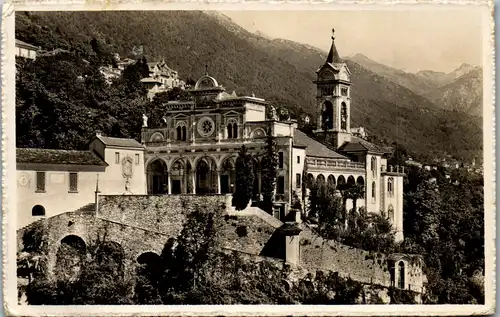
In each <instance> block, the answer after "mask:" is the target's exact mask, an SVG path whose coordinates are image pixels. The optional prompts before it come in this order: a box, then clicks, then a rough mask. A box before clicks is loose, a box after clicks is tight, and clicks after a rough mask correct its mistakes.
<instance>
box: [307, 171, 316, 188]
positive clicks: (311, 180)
mask: <svg viewBox="0 0 500 317" xmlns="http://www.w3.org/2000/svg"><path fill="white" fill-rule="evenodd" d="M306 182H307V187H308V188H311V187H312V186H314V185H315V184H316V180H315V179H314V175H313V174H311V173H309V174H307V180H306Z"/></svg>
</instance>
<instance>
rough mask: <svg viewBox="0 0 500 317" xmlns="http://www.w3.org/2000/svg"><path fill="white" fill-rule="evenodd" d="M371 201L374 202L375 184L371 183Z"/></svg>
mask: <svg viewBox="0 0 500 317" xmlns="http://www.w3.org/2000/svg"><path fill="white" fill-rule="evenodd" d="M372 200H375V182H373V183H372Z"/></svg>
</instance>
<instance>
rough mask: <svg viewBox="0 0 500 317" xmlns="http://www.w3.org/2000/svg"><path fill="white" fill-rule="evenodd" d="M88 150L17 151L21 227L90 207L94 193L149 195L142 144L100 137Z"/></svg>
mask: <svg viewBox="0 0 500 317" xmlns="http://www.w3.org/2000/svg"><path fill="white" fill-rule="evenodd" d="M89 148H90V149H89V151H67V150H47V149H28V148H19V149H17V212H18V217H17V228H22V227H24V226H26V225H28V224H30V223H32V222H34V221H36V220H38V219H41V218H44V217H47V218H49V217H52V216H55V215H58V214H61V213H65V212H71V211H75V210H78V209H81V208H86V207H89V206H90V205H91V204H93V203H94V202H95V195H96V192H102V193H105V194H108V195H122V194H125V195H131V194H137V195H143V194H146V191H145V188H146V185H145V184H146V178H145V172H144V147H143V146H142V145H141V144H140V143H138V142H137V141H135V140H130V139H119V138H108V137H102V136H100V135H97V136H96V138H95V139H94V140H93V141H92V142H91V143H90V145H89Z"/></svg>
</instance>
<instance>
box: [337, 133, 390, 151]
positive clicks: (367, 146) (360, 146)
mask: <svg viewBox="0 0 500 317" xmlns="http://www.w3.org/2000/svg"><path fill="white" fill-rule="evenodd" d="M339 150H341V151H343V152H375V153H382V154H389V153H392V149H390V148H387V147H382V146H378V145H376V144H373V143H370V142H368V141H366V140H363V139H361V138H358V137H355V136H352V137H351V142H348V143H346V144H344V145H342V146H341V147H340V149H339Z"/></svg>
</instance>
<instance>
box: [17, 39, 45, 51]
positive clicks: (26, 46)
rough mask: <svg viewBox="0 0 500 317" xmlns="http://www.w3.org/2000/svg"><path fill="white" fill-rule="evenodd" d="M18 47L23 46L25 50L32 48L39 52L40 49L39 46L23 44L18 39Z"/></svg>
mask: <svg viewBox="0 0 500 317" xmlns="http://www.w3.org/2000/svg"><path fill="white" fill-rule="evenodd" d="M16 46H22V47H25V48H31V49H33V50H39V49H40V48H39V47H38V46H35V45H31V44H28V43H26V42H23V41H21V40H18V39H16Z"/></svg>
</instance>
